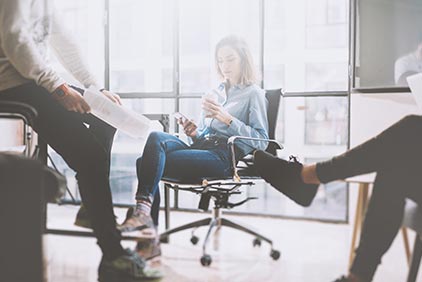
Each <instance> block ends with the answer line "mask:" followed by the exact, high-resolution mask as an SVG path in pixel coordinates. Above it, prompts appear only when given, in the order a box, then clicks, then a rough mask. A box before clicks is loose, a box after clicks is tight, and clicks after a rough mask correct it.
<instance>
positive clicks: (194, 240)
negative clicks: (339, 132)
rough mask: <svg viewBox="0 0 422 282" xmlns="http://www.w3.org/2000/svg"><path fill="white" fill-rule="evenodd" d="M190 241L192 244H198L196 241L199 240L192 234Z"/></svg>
mask: <svg viewBox="0 0 422 282" xmlns="http://www.w3.org/2000/svg"><path fill="white" fill-rule="evenodd" d="M190 242H191V243H192V244H193V245H196V244H198V242H199V238H198V237H196V236H195V235H194V236H192V237H191V238H190Z"/></svg>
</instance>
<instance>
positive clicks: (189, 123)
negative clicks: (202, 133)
mask: <svg viewBox="0 0 422 282" xmlns="http://www.w3.org/2000/svg"><path fill="white" fill-rule="evenodd" d="M177 123H178V124H180V125H181V126H182V127H183V131H184V132H185V134H186V135H187V136H189V137H191V138H194V137H196V134H197V132H196V129H197V128H198V126H197V125H196V124H195V123H194V121H193V120H189V119H186V120H185V121H183V118H179V119H178V120H177Z"/></svg>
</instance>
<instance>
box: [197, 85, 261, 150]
mask: <svg viewBox="0 0 422 282" xmlns="http://www.w3.org/2000/svg"><path fill="white" fill-rule="evenodd" d="M216 92H218V93H219V94H220V95H218V103H220V104H221V105H222V106H223V108H224V109H225V110H226V111H227V112H228V113H229V114H230V115H232V116H233V121H232V123H231V124H230V125H229V126H228V125H226V124H224V123H222V122H221V121H219V120H217V119H210V118H205V114H204V112H203V111H202V112H201V118H200V121H199V124H198V130H197V132H198V135H197V138H203V137H205V136H207V135H216V136H219V137H224V138H229V137H231V136H237V135H238V136H246V137H254V138H265V139H268V119H267V107H268V101H267V99H266V98H265V91H264V90H263V89H261V88H260V87H259V86H258V85H256V84H251V85H235V86H232V87H231V88H230V89H228V90H227V89H225V84H221V85H220V86H219V87H218V88H217V89H216ZM235 144H236V146H237V148H238V149H240V150H241V152H242V153H243V155H246V154H248V153H250V152H251V151H253V150H254V149H261V150H265V148H266V147H267V145H268V143H267V142H259V141H246V140H241V141H240V140H239V141H236V143H235Z"/></svg>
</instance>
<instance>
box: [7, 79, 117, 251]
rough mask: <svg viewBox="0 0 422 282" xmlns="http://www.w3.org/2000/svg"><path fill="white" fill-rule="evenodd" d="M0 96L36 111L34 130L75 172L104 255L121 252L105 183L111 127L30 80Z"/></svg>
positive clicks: (108, 189) (106, 181)
mask: <svg viewBox="0 0 422 282" xmlns="http://www.w3.org/2000/svg"><path fill="white" fill-rule="evenodd" d="M0 99H1V100H7V101H17V102H23V103H26V104H29V105H31V106H32V107H34V108H35V109H36V110H37V111H38V117H37V119H36V121H35V124H34V130H35V131H36V132H37V133H38V136H39V138H41V139H42V140H43V141H45V142H46V143H47V144H48V145H50V146H51V147H52V148H53V149H54V150H55V151H56V152H57V153H58V154H59V155H61V156H62V157H63V159H64V160H65V161H66V163H67V164H68V165H69V167H70V168H72V169H73V170H74V171H75V172H76V179H77V180H78V186H79V190H80V193H81V197H82V202H83V203H84V205H85V207H86V209H87V213H88V215H89V217H90V219H91V221H92V226H93V230H94V234H95V236H96V237H97V240H98V244H99V246H100V248H101V250H102V252H103V254H104V256H105V257H106V258H109V259H112V258H115V257H117V256H119V255H121V254H123V248H122V246H121V244H120V240H121V234H120V232H119V231H118V230H117V229H116V221H115V217H114V212H113V206H112V198H111V191H110V184H109V175H110V152H111V146H112V143H113V136H114V133H115V129H114V128H112V127H111V126H109V125H107V124H106V123H105V122H103V121H101V120H99V119H97V118H96V117H94V116H92V115H90V114H79V113H74V112H70V111H67V110H66V109H65V108H63V107H62V106H61V105H60V104H59V103H58V102H56V101H55V100H54V99H53V98H52V96H51V94H50V93H49V92H48V91H46V90H45V89H44V88H42V87H39V86H37V85H35V84H34V83H28V84H25V85H22V86H18V87H15V88H11V89H8V90H4V91H1V92H0ZM86 124H88V125H89V126H87V125H86Z"/></svg>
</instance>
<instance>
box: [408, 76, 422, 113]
mask: <svg viewBox="0 0 422 282" xmlns="http://www.w3.org/2000/svg"><path fill="white" fill-rule="evenodd" d="M407 83H408V84H409V87H410V90H412V94H413V97H414V98H415V101H416V104H417V105H418V108H419V112H420V113H421V114H422V73H418V74H414V75H411V76H408V77H407Z"/></svg>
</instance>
